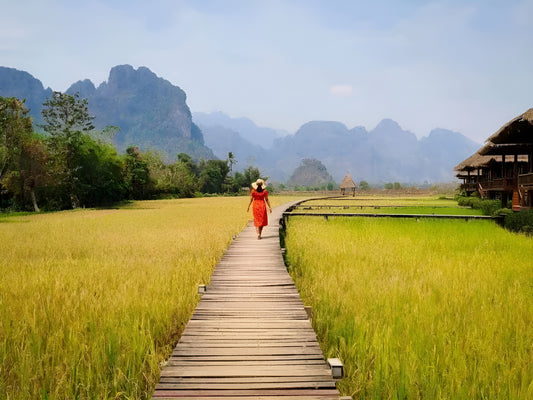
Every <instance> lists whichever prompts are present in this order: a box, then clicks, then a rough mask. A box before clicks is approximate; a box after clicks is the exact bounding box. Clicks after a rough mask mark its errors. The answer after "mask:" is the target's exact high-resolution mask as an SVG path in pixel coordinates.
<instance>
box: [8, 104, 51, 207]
mask: <svg viewBox="0 0 533 400" xmlns="http://www.w3.org/2000/svg"><path fill="white" fill-rule="evenodd" d="M46 160H47V154H46V150H45V148H44V146H43V144H42V142H41V140H39V139H38V138H35V137H33V123H32V119H31V117H30V116H29V110H28V109H27V108H26V106H25V105H24V101H23V100H19V99H17V98H14V97H10V98H4V97H0V187H1V186H3V187H5V188H6V189H7V190H8V191H9V192H10V193H11V194H12V195H13V196H15V204H16V205H18V206H20V207H22V208H24V205H25V203H26V199H27V198H28V197H29V198H30V199H31V203H32V206H33V209H34V211H36V212H39V211H40V209H39V206H38V204H37V196H36V194H35V189H36V188H37V187H38V186H40V185H41V184H42V183H43V182H44V181H45V179H46V173H45V163H46Z"/></svg>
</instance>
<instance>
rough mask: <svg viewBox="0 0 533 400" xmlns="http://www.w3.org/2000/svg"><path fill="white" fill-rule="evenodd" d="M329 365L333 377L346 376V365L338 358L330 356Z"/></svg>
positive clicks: (340, 377)
mask: <svg viewBox="0 0 533 400" xmlns="http://www.w3.org/2000/svg"><path fill="white" fill-rule="evenodd" d="M328 365H329V367H330V368H331V375H332V376H333V379H342V377H343V376H344V367H343V365H342V362H341V360H339V359H338V358H328Z"/></svg>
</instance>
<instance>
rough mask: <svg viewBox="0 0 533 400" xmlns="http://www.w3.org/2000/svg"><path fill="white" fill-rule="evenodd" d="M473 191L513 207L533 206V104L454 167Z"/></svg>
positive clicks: (467, 188)
mask: <svg viewBox="0 0 533 400" xmlns="http://www.w3.org/2000/svg"><path fill="white" fill-rule="evenodd" d="M455 170H456V171H457V177H458V178H460V179H463V184H462V188H463V189H464V190H465V191H466V192H467V193H468V194H469V195H470V194H472V193H473V192H475V191H478V192H479V193H480V195H481V196H482V197H485V198H489V199H499V200H501V201H502V203H503V205H504V206H505V205H506V204H507V203H508V202H509V201H512V205H513V209H514V210H522V209H530V208H531V207H532V206H533V108H531V109H529V110H528V111H526V112H525V113H524V114H522V115H519V116H518V117H516V118H514V119H512V120H511V121H509V122H508V123H507V124H505V125H504V126H502V127H501V128H500V130H498V131H497V132H496V133H495V134H494V135H492V136H490V137H489V138H488V139H487V140H486V141H485V145H484V146H483V147H482V148H481V149H479V150H478V151H477V152H476V153H475V154H474V155H472V156H470V157H469V158H467V159H466V160H464V161H463V162H461V163H460V164H458V165H457V166H456V167H455Z"/></svg>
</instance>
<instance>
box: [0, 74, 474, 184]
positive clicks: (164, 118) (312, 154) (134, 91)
mask: <svg viewBox="0 0 533 400" xmlns="http://www.w3.org/2000/svg"><path fill="white" fill-rule="evenodd" d="M76 92H78V93H79V94H80V96H81V97H85V98H87V99H88V101H89V110H90V112H91V113H92V114H94V115H95V116H96V119H95V121H94V122H95V125H96V126H97V127H98V128H103V127H105V126H106V125H115V126H119V127H120V128H121V131H120V132H119V133H118V134H117V135H116V137H115V144H116V146H117V148H118V149H119V150H121V151H123V150H124V149H125V148H126V147H127V146H129V145H137V146H139V147H140V148H141V149H143V150H147V149H155V150H160V151H163V152H165V153H166V154H167V156H168V157H169V159H175V157H176V155H177V154H178V153H180V152H184V153H188V154H190V155H191V156H192V157H193V158H195V159H200V158H204V159H210V158H214V157H215V156H217V157H219V158H221V159H226V158H227V156H228V153H229V152H230V151H231V152H233V154H234V155H235V159H236V161H237V165H236V169H237V170H238V169H245V168H246V167H247V166H249V165H255V166H257V167H259V168H260V170H261V171H262V172H263V174H264V175H266V176H269V177H270V178H271V179H273V180H277V181H280V182H285V181H287V180H288V179H289V177H290V176H291V175H292V173H293V172H294V170H295V169H296V168H297V167H298V166H299V165H300V163H301V162H302V160H304V159H316V160H319V161H320V162H321V163H323V165H324V166H325V167H326V169H327V171H328V172H329V173H330V174H331V175H332V176H333V178H334V179H335V181H336V182H340V181H341V180H342V178H343V177H344V175H345V174H346V173H347V172H350V173H351V174H352V176H353V178H354V180H355V181H356V182H357V181H361V180H366V181H368V182H370V183H380V182H401V183H423V182H449V181H452V180H453V179H454V176H453V167H454V166H455V165H456V164H457V163H459V162H460V161H461V160H463V159H465V158H467V157H468V156H470V155H471V154H472V153H474V152H475V151H476V150H477V149H478V148H479V147H480V145H479V144H478V143H475V142H473V141H472V140H470V139H468V138H466V137H465V136H463V135H462V134H460V133H458V132H452V131H449V130H446V129H434V130H433V131H431V132H430V134H429V135H428V136H427V137H423V138H421V139H417V137H416V136H415V135H414V134H413V133H412V132H409V131H406V130H403V129H402V128H401V127H400V125H399V124H398V123H397V122H395V121H393V120H391V119H384V120H382V121H381V122H380V123H379V124H378V125H377V126H376V127H375V128H374V129H372V130H370V131H367V129H366V128H364V127H362V126H356V127H354V128H351V129H348V128H347V127H346V126H345V125H344V124H342V123H341V122H336V121H311V122H308V123H306V124H304V125H302V126H301V127H300V129H298V131H296V132H295V133H294V134H292V135H290V134H287V135H284V134H285V133H286V132H279V131H276V130H274V129H271V128H262V127H258V126H257V125H256V124H255V123H254V122H253V121H251V120H249V119H247V118H230V117H229V116H227V115H225V114H223V113H220V112H219V113H211V114H206V113H194V114H191V111H190V109H189V107H188V106H187V103H186V97H187V96H186V94H185V92H184V91H183V90H181V89H180V88H179V87H178V86H175V85H173V84H171V83H170V82H169V81H167V80H165V79H163V78H160V77H157V76H156V74H154V73H153V72H152V71H150V70H149V69H148V68H146V67H139V68H138V69H134V68H133V67H132V66H130V65H119V66H116V67H114V68H112V69H111V71H110V74H109V79H108V80H107V82H103V83H102V84H100V85H99V86H98V87H96V86H95V85H94V84H93V83H92V82H91V81H90V80H88V79H85V80H80V81H78V82H76V83H74V84H73V85H72V86H71V87H70V88H69V89H68V90H67V93H71V94H72V93H76ZM51 94H52V89H50V88H47V89H45V88H44V87H43V85H42V83H41V82H40V81H39V80H37V79H36V78H34V77H33V76H31V75H30V74H29V73H27V72H24V71H18V70H16V69H13V68H6V67H0V96H14V97H19V98H23V99H26V105H27V106H28V107H29V108H30V110H31V114H32V116H33V118H34V121H35V122H36V123H41V122H42V118H41V115H40V111H41V106H42V102H44V100H45V99H46V98H48V97H49V96H50V95H51ZM193 119H194V122H193ZM196 123H197V124H198V125H196ZM204 141H205V143H204Z"/></svg>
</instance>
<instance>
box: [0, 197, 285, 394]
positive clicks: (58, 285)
mask: <svg viewBox="0 0 533 400" xmlns="http://www.w3.org/2000/svg"><path fill="white" fill-rule="evenodd" d="M273 197H274V198H273V201H274V203H276V204H277V203H279V201H280V200H281V199H276V198H275V196H273ZM247 202H248V199H247V198H246V197H237V198H204V199H184V200H169V201H146V202H138V203H133V204H132V205H130V206H127V207H125V208H122V209H116V210H76V211H66V212H60V213H53V214H42V215H31V216H29V215H28V216H16V217H8V218H2V219H1V220H0V255H1V257H0V271H1V273H0V398H2V399H13V400H15V399H40V398H42V399H146V398H149V397H150V395H151V393H152V390H153V387H154V385H155V383H156V382H157V381H158V379H159V371H160V363H161V362H163V360H165V358H167V357H168V356H169V354H170V353H171V351H172V348H173V346H174V345H175V343H176V341H177V339H178V337H179V335H180V333H181V331H182V330H183V328H184V326H185V324H186V322H187V321H188V319H189V318H190V316H191V314H192V312H193V310H194V308H195V306H196V304H197V302H198V301H199V296H198V295H197V293H196V292H197V285H198V284H199V283H202V282H208V281H209V278H210V275H211V273H212V271H213V267H214V266H215V264H216V262H217V261H218V260H219V259H220V257H221V256H222V254H223V252H224V250H225V248H226V247H227V246H228V244H229V243H230V241H231V239H232V236H233V235H234V234H237V233H238V232H239V231H240V230H241V229H242V228H243V227H244V226H245V225H246V223H247V221H248V218H250V214H246V205H247Z"/></svg>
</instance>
